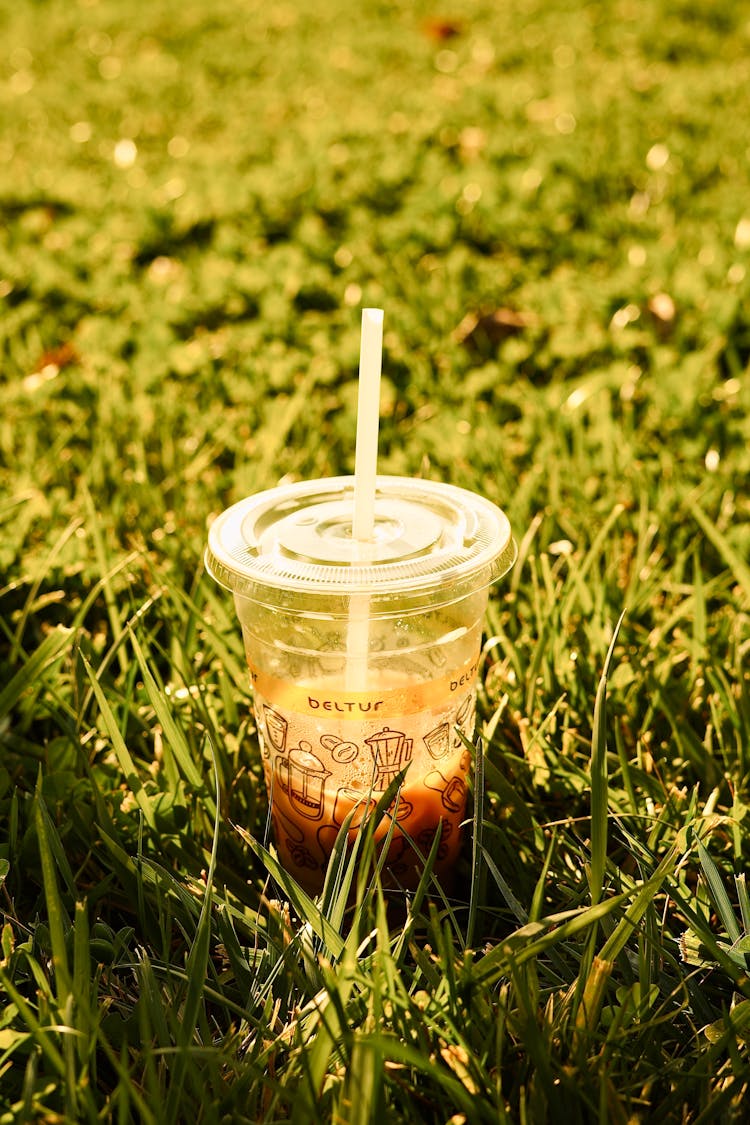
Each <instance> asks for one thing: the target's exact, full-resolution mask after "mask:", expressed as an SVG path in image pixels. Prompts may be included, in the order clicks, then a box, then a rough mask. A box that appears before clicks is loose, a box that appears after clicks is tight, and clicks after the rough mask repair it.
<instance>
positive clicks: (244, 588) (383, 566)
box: [206, 476, 516, 600]
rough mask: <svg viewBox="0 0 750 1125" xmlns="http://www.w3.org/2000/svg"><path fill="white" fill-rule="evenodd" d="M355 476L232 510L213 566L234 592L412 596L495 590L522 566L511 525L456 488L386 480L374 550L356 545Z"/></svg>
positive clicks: (381, 483)
mask: <svg viewBox="0 0 750 1125" xmlns="http://www.w3.org/2000/svg"><path fill="white" fill-rule="evenodd" d="M353 515H354V478H353V477H331V478H328V479H323V480H312V481H301V482H299V483H296V484H290V485H282V486H279V487H278V488H273V489H270V490H269V491H267V492H260V493H258V494H256V495H255V496H249V497H247V498H246V499H245V500H241V501H240V502H239V503H238V504H234V505H233V506H232V507H231V508H227V510H226V511H225V512H223V513H222V514H221V515H220V516H218V517H217V519H216V520H215V521H214V522H213V524H212V525H211V528H210V531H209V537H208V548H207V550H206V568H207V570H208V572H209V574H211V576H212V577H213V578H214V579H215V580H216V581H217V582H218V583H219V584H220V585H222V586H224V587H226V588H227V589H228V590H231V591H232V592H233V593H235V594H238V595H240V596H244V597H250V598H253V597H260V598H262V600H267V599H268V598H269V596H270V597H271V598H272V600H274V599H273V593H274V592H276V593H277V594H278V593H281V592H286V593H287V594H298V595H308V596H309V597H310V598H311V600H313V599H314V598H315V596H316V595H346V596H351V595H355V594H362V593H366V594H369V595H372V596H375V597H377V595H379V594H387V595H393V594H402V595H404V596H405V597H406V598H407V599H408V597H409V595H417V594H424V593H428V592H429V591H431V590H435V589H437V588H439V587H445V586H449V585H450V584H453V583H455V584H457V585H459V586H461V587H463V586H464V585H468V586H469V587H471V586H472V585H476V587H481V586H488V585H489V584H490V583H492V582H494V581H495V580H496V579H498V578H500V577H501V576H502V575H503V574H505V573H506V571H508V570H509V569H510V567H511V566H512V565H513V562H514V561H515V556H516V547H515V543H514V542H513V538H512V535H511V528H510V524H509V522H508V519H507V517H506V515H505V513H504V512H502V511H501V510H500V509H499V508H498V507H496V506H495V505H494V504H492V503H490V501H488V500H485V499H484V498H483V497H481V496H479V495H477V494H476V493H473V492H469V491H467V490H466V489H463V488H457V487H455V486H454V485H448V484H442V483H439V482H435V481H428V480H416V479H412V478H409V477H386V476H379V477H378V478H377V482H376V494H375V523H374V535H373V540H372V542H371V543H365V544H363V543H359V542H357V541H356V540H355V539H354V538H353V537H352V521H353Z"/></svg>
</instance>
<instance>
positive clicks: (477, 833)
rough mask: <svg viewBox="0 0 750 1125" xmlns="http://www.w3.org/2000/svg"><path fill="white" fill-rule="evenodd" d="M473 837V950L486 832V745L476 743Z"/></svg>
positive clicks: (469, 935) (469, 931) (469, 938)
mask: <svg viewBox="0 0 750 1125" xmlns="http://www.w3.org/2000/svg"><path fill="white" fill-rule="evenodd" d="M472 827H473V832H472V837H471V877H470V884H469V913H468V917H467V919H466V946H467V948H471V945H472V943H473V941H474V929H475V927H476V921H477V910H478V909H479V894H480V884H481V870H482V856H483V854H484V847H483V831H484V743H483V741H482V739H481V738H478V739H477V741H476V746H475V749H474V816H473V821H472Z"/></svg>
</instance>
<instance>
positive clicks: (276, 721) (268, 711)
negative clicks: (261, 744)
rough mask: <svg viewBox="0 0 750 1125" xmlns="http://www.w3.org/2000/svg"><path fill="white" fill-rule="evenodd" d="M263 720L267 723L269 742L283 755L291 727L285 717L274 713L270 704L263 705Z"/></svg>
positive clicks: (276, 712)
mask: <svg viewBox="0 0 750 1125" xmlns="http://www.w3.org/2000/svg"><path fill="white" fill-rule="evenodd" d="M263 718H264V719H265V721H266V733H267V735H268V741H269V742H270V743H271V745H272V746H273V748H274V750H277V751H278V752H279V753H283V751H284V749H285V748H286V732H287V729H288V727H289V724H288V723H287V721H286V719H285V718H284V716H283V715H280V714H279V712H278V711H274V709H273V707H269V706H268V704H264V705H263Z"/></svg>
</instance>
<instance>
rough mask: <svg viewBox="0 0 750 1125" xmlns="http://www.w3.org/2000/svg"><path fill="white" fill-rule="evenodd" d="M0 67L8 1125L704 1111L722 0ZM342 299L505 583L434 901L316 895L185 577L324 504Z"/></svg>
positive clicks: (219, 640)
mask: <svg viewBox="0 0 750 1125" xmlns="http://www.w3.org/2000/svg"><path fill="white" fill-rule="evenodd" d="M0 32H1V33H2V34H1V35H0V43H1V44H2V46H0V124H1V126H2V127H1V128H0V208H1V209H2V214H3V238H2V240H1V241H0V301H1V303H2V315H1V316H0V338H1V340H2V369H1V374H0V379H1V380H2V384H1V386H2V390H1V393H2V400H1V401H2V411H1V412H0V518H2V527H3V535H2V538H1V539H0V596H1V601H0V615H1V618H0V625H1V628H2V632H1V633H0V903H1V905H2V911H3V926H2V950H1V951H0V1123H5V1122H22V1121H48V1122H54V1121H65V1122H68V1121H71V1122H72V1121H79V1120H80V1121H91V1122H93V1121H98V1120H102V1121H108V1120H112V1121H117V1122H128V1121H144V1122H154V1123H158V1125H165V1123H169V1122H175V1123H177V1122H184V1121H200V1122H203V1121H206V1122H214V1121H216V1122H219V1121H231V1122H243V1121H247V1122H256V1121H260V1120H263V1121H268V1122H276V1121H285V1120H293V1121H299V1122H304V1123H307V1122H309V1121H312V1120H325V1121H341V1122H358V1123H364V1122H368V1121H378V1122H380V1121H388V1122H389V1123H390V1122H414V1121H425V1122H435V1123H438V1122H439V1123H446V1122H452V1123H453V1125H460V1123H462V1122H464V1121H465V1122H469V1123H473V1122H485V1121H486V1122H496V1121H498V1120H501V1121H503V1120H507V1121H512V1122H515V1121H526V1122H533V1123H537V1122H543V1121H545V1120H550V1121H560V1120H563V1119H565V1120H567V1121H576V1122H589V1121H612V1122H616V1123H619V1122H630V1121H640V1120H642V1121H647V1120H659V1121H679V1122H704V1121H713V1120H722V1121H738V1122H739V1121H742V1120H744V1117H743V1114H745V1113H746V1109H745V1108H744V1106H745V1104H746V1101H745V1099H746V1098H747V1086H748V1077H747V1076H748V1066H747V1037H748V1035H749V1034H750V982H749V981H748V976H747V961H746V957H747V954H748V953H750V900H749V899H748V893H747V889H746V885H745V874H746V869H747V862H748V823H750V820H749V818H748V817H747V815H746V813H747V808H748V801H749V800H750V794H749V793H748V781H749V778H750V758H749V755H750V699H749V697H748V672H747V651H748V644H749V643H750V634H749V632H748V606H749V605H750V566H749V565H748V562H747V559H748V552H749V550H750V533H749V532H748V526H749V524H748V494H747V480H748V474H749V473H750V453H749V452H748V450H749V448H750V424H749V423H748V417H749V411H750V390H749V389H748V377H747V364H748V358H749V357H750V314H749V313H748V303H747V299H748V285H749V281H748V276H747V268H748V255H749V254H750V204H748V194H747V170H748V154H749V153H750V93H748V91H750V83H749V82H748V79H749V78H750V7H749V6H748V5H747V3H744V2H742V3H737V4H734V5H732V6H717V5H715V4H713V3H710V2H708V0H704V2H702V3H699V4H691V5H674V4H671V5H667V4H665V3H655V4H652V3H648V2H647V0H630V2H629V3H624V2H623V3H617V4H614V3H612V4H611V3H605V2H603V0H602V2H592V3H589V4H586V5H584V4H582V3H574V2H570V0H568V2H565V0H551V2H549V3H546V4H544V5H539V4H537V3H535V2H532V0H523V2H519V3H518V4H515V5H506V6H504V7H503V6H501V7H500V8H498V7H497V5H494V4H489V3H488V4H483V3H481V2H480V0H457V2H456V3H454V4H452V5H449V6H447V7H446V8H444V9H443V8H441V9H439V10H436V9H434V8H433V7H432V6H430V5H427V4H423V3H417V4H407V3H394V4H377V3H376V4H371V5H365V6H359V7H351V6H348V5H344V4H343V3H339V2H338V0H325V2H324V3H322V4H319V5H316V6H313V7H312V8H310V6H309V5H305V4H302V3H300V2H298V0H288V2H286V3H281V4H266V5H261V4H256V3H250V2H248V3H239V2H238V3H230V2H229V0H215V2H214V3H212V4H210V5H209V4H207V3H206V4H202V3H199V2H197V0H192V2H187V3H177V2H176V0H155V2H153V3H146V2H145V0H138V2H134V3H131V4H128V5H121V4H117V3H115V2H114V0H80V2H78V3H75V4H71V3H63V2H62V0H49V2H48V3H46V4H44V5H40V4H37V3H33V2H32V0H20V2H19V3H17V4H16V5H15V6H10V5H6V6H4V8H3V11H2V13H0ZM364 305H376V306H379V307H382V308H384V309H385V324H386V333H385V354H384V378H383V392H382V402H381V409H382V420H381V444H380V467H381V469H382V471H384V472H388V473H396V474H412V475H421V476H426V477H430V478H433V479H436V480H445V481H450V482H453V483H456V484H459V485H462V486H465V487H468V488H471V489H474V490H476V491H479V492H482V493H484V494H485V495H486V496H488V497H489V498H490V499H491V500H493V501H494V502H496V503H498V504H499V505H500V506H501V507H502V508H504V510H505V511H506V512H507V513H508V516H509V518H510V520H511V523H512V526H513V528H514V531H515V534H516V538H517V541H518V544H519V559H518V563H517V565H516V567H515V568H514V570H513V572H512V574H511V575H510V576H509V577H508V578H507V579H505V580H504V581H503V583H502V584H500V585H499V586H498V588H497V589H496V590H494V591H493V594H492V597H491V603H490V609H489V612H488V617H487V630H486V642H485V645H484V649H483V657H482V665H481V672H480V692H479V720H480V722H479V728H478V733H480V734H481V736H482V739H481V741H480V742H479V743H478V746H479V749H478V751H477V755H478V760H477V772H476V785H475V793H474V797H475V800H474V803H473V809H472V813H471V822H470V823H469V824H467V827H466V833H465V838H466V845H465V848H464V852H463V855H462V858H461V863H460V867H459V870H458V871H457V873H456V875H457V878H456V883H455V886H454V887H453V888H452V889H451V890H450V891H448V890H447V889H445V888H441V887H440V886H439V884H438V883H437V881H435V880H434V879H432V878H431V877H430V874H429V868H428V870H427V872H426V874H425V878H424V881H423V884H422V886H421V888H420V890H419V892H418V893H417V894H416V895H402V896H398V895H395V896H394V895H393V893H392V892H389V893H387V894H386V893H385V892H383V891H382V889H381V888H380V885H379V881H378V878H377V875H376V862H375V849H374V847H373V845H372V841H371V839H370V838H369V837H368V835H367V832H365V833H363V836H362V839H361V842H360V844H361V850H360V854H359V855H358V856H357V857H355V860H354V861H353V862H352V864H351V867H347V864H348V862H349V861H348V858H347V856H346V854H343V853H338V852H337V853H336V857H335V859H336V861H337V862H340V864H341V868H340V872H341V874H342V878H343V883H341V884H336V883H335V880H333V877H332V879H331V881H329V884H328V890H327V892H326V893H325V895H324V896H322V897H321V898H320V899H318V900H316V901H313V900H310V899H308V898H307V897H306V896H304V895H303V894H302V893H301V892H300V891H299V888H297V887H296V886H295V884H294V883H293V881H292V880H290V878H289V876H288V875H286V874H285V873H284V872H283V871H282V870H281V869H280V868H279V867H278V866H277V864H276V861H275V858H274V854H273V848H272V840H271V839H270V838H269V836H268V832H267V812H268V809H267V801H266V795H265V790H264V787H263V782H262V777H261V772H260V764H259V758H258V745H257V738H256V733H255V728H254V724H253V719H252V711H251V699H250V688H249V682H248V677H247V672H246V668H245V664H244V656H243V652H242V645H241V638H240V636H239V631H238V629H237V626H236V624H235V620H234V611H233V607H232V605H231V601H230V599H229V597H228V596H225V595H224V594H223V593H222V592H221V591H220V590H219V589H218V588H216V587H215V586H214V585H213V584H212V583H211V582H210V580H209V579H208V578H207V577H206V576H205V575H204V572H203V563H202V553H203V547H204V543H205V537H206V530H207V527H208V524H209V522H210V520H211V518H212V517H213V516H214V515H216V514H217V513H218V512H219V511H221V510H222V509H223V508H224V507H225V506H226V505H228V504H229V503H231V502H233V501H235V500H237V499H239V498H240V497H242V496H244V495H246V494H247V493H249V492H251V491H255V490H259V489H261V488H265V487H268V486H270V485H272V484H275V483H276V482H277V481H279V480H281V479H290V480H291V479H299V478H304V477H312V476H327V475H333V474H338V473H348V472H351V471H352V470H353V465H354V425H355V406H356V391H357V385H356V376H357V356H358V347H359V318H360V308H361V307H362V306H364ZM621 615H624V616H623V618H622V623H621V625H620V627H619V632H618V631H617V623H618V621H619V620H620V617H621ZM608 654H609V656H608ZM605 673H606V676H605ZM333 874H334V873H333V872H332V876H333ZM347 875H348V876H350V877H351V893H347V882H346V876H347Z"/></svg>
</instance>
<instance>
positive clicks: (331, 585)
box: [206, 477, 515, 891]
mask: <svg viewBox="0 0 750 1125" xmlns="http://www.w3.org/2000/svg"><path fill="white" fill-rule="evenodd" d="M352 511H353V480H352V478H349V477H338V478H332V479H330V480H319V481H305V482H301V483H299V484H294V485H289V486H284V487H280V488H277V489H273V490H270V491H268V492H265V493H261V494H259V495H256V496H254V497H250V498H248V499H247V500H244V501H242V502H240V503H239V504H236V505H234V506H233V507H232V508H229V509H227V511H225V512H224V513H223V514H222V515H221V516H220V517H219V518H218V519H217V520H216V521H215V522H214V524H213V525H212V527H211V530H210V536H209V547H208V550H207V553H206V565H207V567H208V570H209V572H210V573H211V574H212V576H213V577H214V578H215V579H216V580H217V581H218V582H219V583H220V584H222V585H223V586H225V587H226V588H227V589H229V590H231V591H232V593H233V594H234V598H235V604H236V608H237V613H238V616H239V619H240V624H241V627H242V632H243V637H244V643H245V651H246V655H247V661H248V665H249V669H250V677H251V680H252V688H253V702H254V709H255V718H256V722H257V728H258V734H259V741H260V752H261V755H262V760H263V769H264V774H265V780H266V785H267V788H268V794H269V800H270V802H271V818H272V823H273V831H274V838H275V844H276V847H277V849H278V852H279V857H280V859H281V862H282V864H283V865H284V866H285V867H286V868H287V869H288V870H289V871H290V873H291V874H292V875H294V876H295V878H296V879H297V880H298V881H299V882H300V883H301V884H302V885H303V886H304V887H305V888H306V889H308V890H311V891H316V890H319V889H320V888H321V886H322V882H323V878H324V873H325V870H326V866H327V862H328V858H329V856H330V853H331V850H332V848H333V844H334V841H335V840H336V838H337V836H338V834H339V832H340V830H341V828H342V825H344V824H345V823H346V822H347V817H348V816H349V814H352V815H351V819H350V820H349V822H348V823H349V832H350V834H353V833H355V832H357V831H358V830H359V825H360V824H361V822H362V820H363V818H364V817H365V815H366V814H367V813H368V812H369V811H370V810H371V809H372V808H374V806H375V805H376V804H377V802H378V800H379V799H380V797H381V796H382V795H383V793H385V791H386V790H388V789H389V787H391V786H393V787H394V798H393V800H392V801H391V803H390V806H389V808H388V810H387V812H386V814H385V815H384V816H382V818H381V821H380V823H379V824H378V826H377V829H376V838H378V839H382V840H385V837H386V836H387V835H388V834H389V833H390V835H389V841H388V854H387V857H386V865H387V869H388V872H389V878H390V879H391V881H392V882H395V883H399V882H401V883H403V884H404V885H405V886H409V885H413V884H414V882H415V881H416V880H417V879H418V877H419V871H420V869H421V865H422V863H423V857H424V856H426V855H427V853H428V852H429V851H430V849H431V847H432V844H433V841H434V839H435V837H436V835H439V844H438V851H437V864H436V872H437V874H438V876H440V875H441V874H444V873H445V872H446V871H448V870H450V869H451V868H452V866H453V864H454V861H455V859H456V857H457V854H458V851H459V848H460V842H461V831H460V829H461V823H462V821H463V819H464V817H465V812H466V798H467V794H468V784H469V769H470V764H471V755H470V753H469V751H468V750H467V746H466V742H467V741H469V742H470V741H471V739H472V735H473V731H474V715H475V698H476V696H475V685H476V675H477V668H478V660H479V653H480V644H481V634H482V626H483V620H484V612H485V608H486V604H487V597H488V591H489V587H490V585H491V584H492V583H493V582H494V581H496V580H497V579H498V578H499V577H500V576H501V575H503V574H504V573H505V572H506V571H507V570H508V569H509V568H510V566H511V565H512V563H513V561H514V557H515V546H514V543H513V539H512V536H511V529H510V526H509V524H508V520H507V518H506V517H505V515H504V513H503V512H502V511H500V509H499V508H497V507H495V506H494V505H493V504H491V503H489V502H488V501H486V500H484V499H483V498H482V497H480V496H478V495H475V494H474V493H471V492H468V491H466V490H463V489H459V488H455V487H453V486H450V485H444V484H439V483H435V482H431V481H420V480H412V479H406V478H400V477H378V478H377V488H376V495H375V519H374V533H373V538H372V542H371V543H370V544H368V545H367V547H366V549H363V547H362V544H361V543H358V542H356V541H355V540H354V538H353V536H352Z"/></svg>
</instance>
